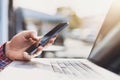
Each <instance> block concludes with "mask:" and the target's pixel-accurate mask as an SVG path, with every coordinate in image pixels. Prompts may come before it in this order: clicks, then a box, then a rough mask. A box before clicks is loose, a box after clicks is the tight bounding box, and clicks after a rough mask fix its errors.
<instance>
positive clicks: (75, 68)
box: [51, 61, 101, 79]
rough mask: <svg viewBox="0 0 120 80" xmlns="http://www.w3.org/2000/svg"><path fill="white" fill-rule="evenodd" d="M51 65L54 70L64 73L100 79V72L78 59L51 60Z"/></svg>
mask: <svg viewBox="0 0 120 80" xmlns="http://www.w3.org/2000/svg"><path fill="white" fill-rule="evenodd" d="M51 66H52V69H53V71H54V72H56V73H61V74H65V75H73V76H77V77H80V78H86V77H87V78H95V77H97V79H101V76H100V74H98V73H97V72H95V71H94V70H93V69H92V68H91V67H89V66H87V65H86V64H84V63H82V62H80V61H64V62H61V61H54V62H53V61H51Z"/></svg>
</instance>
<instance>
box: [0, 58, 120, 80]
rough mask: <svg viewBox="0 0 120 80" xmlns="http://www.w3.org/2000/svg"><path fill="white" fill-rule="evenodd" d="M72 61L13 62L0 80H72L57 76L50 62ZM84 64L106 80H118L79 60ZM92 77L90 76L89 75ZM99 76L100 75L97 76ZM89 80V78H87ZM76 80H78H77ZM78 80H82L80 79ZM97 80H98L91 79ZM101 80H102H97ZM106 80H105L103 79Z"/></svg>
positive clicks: (33, 60) (36, 59) (89, 63)
mask: <svg viewBox="0 0 120 80" xmlns="http://www.w3.org/2000/svg"><path fill="white" fill-rule="evenodd" d="M57 60H59V61H60V60H61V61H66V60H67V61H68V60H69V61H70V60H72V61H74V60H78V59H45V58H44V59H43V58H42V59H41V58H33V59H32V60H31V61H29V62H24V61H14V62H12V63H11V64H10V65H9V66H7V67H6V68H5V69H4V70H3V71H2V72H0V80H20V79H21V80H74V78H75V77H74V78H73V79H68V78H69V77H71V75H70V76H67V77H65V76H66V75H64V74H58V73H55V72H54V71H52V70H53V69H52V70H51V68H50V66H51V64H50V61H57ZM79 60H81V61H82V62H84V63H85V64H87V63H88V65H89V66H90V67H91V68H92V69H93V70H95V71H96V73H98V72H99V73H100V74H101V75H102V77H103V78H104V77H105V76H108V78H109V79H107V80H120V77H119V76H118V75H115V74H113V73H111V72H109V71H107V70H105V69H103V68H100V67H98V66H96V65H95V64H92V63H91V62H90V61H88V60H87V59H79ZM89 75H91V76H92V74H89ZM99 76H100V75H99ZM87 78H88V79H89V77H87ZM93 78H94V77H93ZM88 79H86V80H88ZM77 80H78V79H77ZM79 80H82V79H81V78H80V79H79ZM91 80H98V79H91ZM99 80H103V79H99ZM104 80H106V79H104Z"/></svg>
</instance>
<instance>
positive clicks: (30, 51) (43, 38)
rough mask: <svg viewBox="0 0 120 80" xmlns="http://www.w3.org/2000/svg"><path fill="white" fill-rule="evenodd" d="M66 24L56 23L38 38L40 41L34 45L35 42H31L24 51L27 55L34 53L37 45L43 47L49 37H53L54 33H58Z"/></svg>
mask: <svg viewBox="0 0 120 80" xmlns="http://www.w3.org/2000/svg"><path fill="white" fill-rule="evenodd" d="M67 26H68V23H60V24H58V25H57V26H56V27H54V28H53V29H52V30H50V31H49V32H48V33H47V34H45V35H44V36H43V37H42V38H41V40H40V43H39V44H38V45H37V46H36V44H33V45H31V46H30V47H29V48H28V49H27V50H26V52H27V53H28V54H29V55H32V54H34V53H36V52H37V48H38V47H39V46H42V47H44V46H45V45H46V44H47V43H48V42H49V40H50V39H51V38H53V37H55V36H56V35H58V33H59V32H60V31H62V30H63V29H64V28H66V27H67Z"/></svg>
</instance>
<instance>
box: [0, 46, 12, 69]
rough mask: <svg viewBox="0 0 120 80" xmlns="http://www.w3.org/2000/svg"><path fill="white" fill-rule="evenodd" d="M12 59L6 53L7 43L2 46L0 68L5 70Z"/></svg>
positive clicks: (0, 49)
mask: <svg viewBox="0 0 120 80" xmlns="http://www.w3.org/2000/svg"><path fill="white" fill-rule="evenodd" d="M11 62H12V60H11V59H9V58H8V57H7V56H6V55H5V44H3V45H2V46H1V47H0V70H3V69H4V68H5V67H6V66H7V65H8V64H9V63H11Z"/></svg>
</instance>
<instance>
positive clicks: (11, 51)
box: [6, 31, 56, 60]
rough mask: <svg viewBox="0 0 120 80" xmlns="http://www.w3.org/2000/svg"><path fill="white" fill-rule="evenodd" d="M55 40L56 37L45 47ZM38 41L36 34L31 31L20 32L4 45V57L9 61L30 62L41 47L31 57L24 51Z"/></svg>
mask: <svg viewBox="0 0 120 80" xmlns="http://www.w3.org/2000/svg"><path fill="white" fill-rule="evenodd" d="M55 39H56V37H55V38H52V39H51V40H50V41H49V43H48V44H47V45H46V46H48V45H50V44H52V43H53V42H54V40H55ZM39 41H40V38H39V37H37V33H35V32H33V31H22V32H20V33H18V34H17V35H15V36H14V37H13V38H12V39H11V40H10V41H8V42H7V43H6V56H7V57H8V58H10V59H11V60H30V59H31V58H33V57H35V56H37V55H39V54H40V53H41V52H42V49H43V47H39V48H38V51H37V53H35V54H33V55H28V53H27V52H25V50H26V49H27V48H29V47H30V46H31V45H32V44H34V43H38V42H39ZM46 46H45V47H46Z"/></svg>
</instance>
